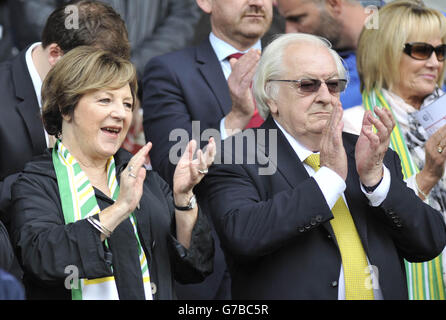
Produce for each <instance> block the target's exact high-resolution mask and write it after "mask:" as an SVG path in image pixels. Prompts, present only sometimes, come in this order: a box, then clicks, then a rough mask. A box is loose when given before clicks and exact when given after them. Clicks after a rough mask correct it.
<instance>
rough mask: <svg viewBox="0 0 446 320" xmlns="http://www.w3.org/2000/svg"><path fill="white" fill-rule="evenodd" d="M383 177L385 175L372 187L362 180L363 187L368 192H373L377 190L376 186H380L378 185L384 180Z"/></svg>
mask: <svg viewBox="0 0 446 320" xmlns="http://www.w3.org/2000/svg"><path fill="white" fill-rule="evenodd" d="M383 178H384V176H383V177H382V178H381V180H379V182H378V183H377V184H375V185H374V186H371V187H367V186H366V185H364V184H363V183H362V182H361V184H362V187H363V188H364V190H365V191H366V192H367V193H372V192H373V191H375V190H376V188H378V186H379V185H380V184H381V182H382V181H383Z"/></svg>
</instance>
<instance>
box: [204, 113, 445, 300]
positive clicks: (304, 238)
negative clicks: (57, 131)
mask: <svg viewBox="0 0 446 320" xmlns="http://www.w3.org/2000/svg"><path fill="white" fill-rule="evenodd" d="M261 129H265V130H266V137H268V136H269V132H271V130H277V141H266V142H263V141H261V140H257V141H256V143H255V144H253V146H254V149H255V147H256V146H257V147H258V148H259V149H258V154H259V153H261V154H263V155H264V156H265V154H266V155H269V154H270V151H272V149H271V146H277V160H275V159H274V157H271V159H272V160H271V161H272V162H273V163H275V164H276V165H277V170H276V172H275V173H274V174H272V175H259V171H258V170H259V168H261V167H262V166H261V165H259V161H258V159H262V158H259V157H257V158H255V161H253V162H251V163H253V164H247V161H246V159H247V157H248V155H249V152H251V155H252V153H253V152H255V151H256V150H251V151H249V150H248V151H246V150H245V151H244V152H243V154H242V155H240V153H236V154H234V153H233V156H232V158H231V157H229V159H232V163H234V157H237V156H240V157H241V156H243V160H244V161H243V164H220V165H215V166H213V167H211V170H210V171H209V174H208V175H206V177H205V179H204V180H203V183H202V184H200V190H201V193H199V194H200V195H201V196H203V197H204V198H203V199H200V202H201V204H202V206H203V207H208V208H207V209H208V210H210V212H211V213H212V218H213V222H214V226H215V228H216V230H217V233H218V235H219V237H220V241H221V244H222V248H223V251H224V252H225V254H226V257H227V261H228V266H229V270H230V273H231V278H232V296H233V298H234V299H337V297H338V287H337V283H338V279H339V271H340V266H341V256H340V252H339V249H338V247H337V244H336V238H335V236H334V233H333V230H332V228H331V225H330V223H329V221H330V219H332V218H333V215H332V213H331V211H330V209H329V207H328V205H327V203H326V201H325V198H324V196H323V194H322V192H321V190H320V188H319V187H318V185H317V183H316V181H315V180H314V179H313V178H310V177H309V175H308V173H307V171H306V170H305V168H304V166H303V165H302V163H301V160H300V159H299V158H298V157H297V155H296V153H295V152H294V150H293V149H292V147H291V146H290V144H289V143H288V141H287V140H286V138H285V136H284V135H283V134H282V132H281V131H280V130H279V129H278V128H277V126H276V125H275V123H274V121H273V120H272V118H269V119H268V120H267V121H266V122H265V123H264V125H263V126H262V127H261V128H260V129H259V130H261ZM259 130H256V132H257V133H259V132H260V131H259ZM258 136H259V137H260V136H261V135H258ZM228 140H229V139H228ZM232 140H234V139H232ZM356 140H357V136H354V135H349V134H345V135H344V146H345V149H346V153H347V157H348V169H349V171H348V177H347V179H346V185H347V189H346V190H345V192H344V194H345V196H346V200H347V203H348V206H349V208H350V211H351V214H352V217H353V220H354V222H355V225H356V228H357V230H358V233H359V236H360V238H361V241H362V244H363V246H364V249H365V251H366V254H367V257H368V258H369V261H370V263H371V264H372V265H374V266H376V267H377V268H378V272H379V275H378V280H379V284H380V288H381V290H382V294H383V297H384V299H407V298H408V296H407V285H406V277H405V269H404V264H403V258H405V259H407V260H408V261H411V262H413V261H424V260H430V259H432V258H434V257H435V256H437V255H438V254H440V253H441V251H442V250H443V248H444V246H445V243H446V232H445V224H444V222H443V219H442V216H441V214H440V213H439V212H438V211H436V210H434V209H432V208H431V207H430V206H428V205H426V204H425V203H424V202H422V201H421V200H420V199H419V198H418V197H417V196H416V195H415V193H414V192H413V191H412V190H411V189H409V188H407V187H406V185H405V183H404V181H403V179H402V174H401V166H400V159H399V158H398V156H397V155H396V153H394V152H393V151H388V152H387V154H386V156H385V160H384V161H385V165H386V167H387V168H388V169H389V170H390V173H391V186H390V191H389V193H388V195H387V197H386V199H385V200H384V202H383V203H382V204H381V206H379V207H377V208H373V207H371V206H369V204H368V203H369V202H368V199H367V198H366V197H365V195H364V194H363V193H362V191H361V190H360V185H359V176H358V174H357V172H356V166H355V159H354V148H355V144H356ZM233 145H235V143H233ZM251 147H252V146H251ZM234 149H235V147H233V149H232V150H234ZM251 149H252V148H251ZM229 150H231V149H229ZM227 151H228V150H226V152H227ZM258 154H256V156H258ZM251 159H254V158H251Z"/></svg>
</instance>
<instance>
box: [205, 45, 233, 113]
mask: <svg viewBox="0 0 446 320" xmlns="http://www.w3.org/2000/svg"><path fill="white" fill-rule="evenodd" d="M196 62H197V65H198V70H199V71H200V73H201V75H202V76H203V79H204V80H205V81H206V83H207V84H208V86H209V87H210V88H211V91H212V92H213V93H214V95H215V97H216V98H217V101H218V104H219V107H220V109H221V112H222V114H223V115H226V114H228V113H229V111H231V105H232V103H231V97H230V95H229V88H228V83H227V81H226V79H225V76H224V74H223V70H222V68H221V65H220V62H219V61H218V59H217V56H216V55H215V52H214V50H213V49H212V46H211V44H210V42H209V39H206V40H205V41H204V42H203V43H201V45H199V46H198V47H197V49H196Z"/></svg>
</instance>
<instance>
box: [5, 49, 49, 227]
mask: <svg viewBox="0 0 446 320" xmlns="http://www.w3.org/2000/svg"><path fill="white" fill-rule="evenodd" d="M26 50H27V49H25V50H23V51H22V52H21V53H20V54H19V55H18V56H17V57H15V58H14V59H13V60H10V61H7V62H4V63H2V64H0V97H1V104H0V109H1V112H0V114H1V117H0V150H1V152H0V219H2V221H4V222H5V224H7V225H8V224H9V215H10V209H9V207H10V189H11V185H12V183H13V182H14V181H15V180H16V176H17V173H18V172H20V171H21V170H22V169H23V168H24V167H25V164H26V163H27V162H28V161H30V160H31V159H32V157H33V156H35V155H40V154H41V153H43V151H44V150H45V148H46V141H45V133H44V128H43V124H42V120H41V117H40V109H39V104H38V101H37V97H36V94H35V91H34V87H33V84H32V81H31V76H30V75H29V71H28V68H27V66H26V62H25V53H26ZM11 175H12V176H11Z"/></svg>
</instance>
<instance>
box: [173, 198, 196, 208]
mask: <svg viewBox="0 0 446 320" xmlns="http://www.w3.org/2000/svg"><path fill="white" fill-rule="evenodd" d="M196 205H197V199H195V195H192V197H191V198H190V199H189V203H188V204H187V206H185V207H179V206H177V205H176V204H175V201H173V206H174V207H175V209H177V210H180V211H189V210H192V209H193V208H195V207H196Z"/></svg>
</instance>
